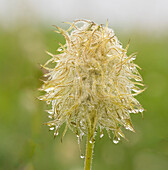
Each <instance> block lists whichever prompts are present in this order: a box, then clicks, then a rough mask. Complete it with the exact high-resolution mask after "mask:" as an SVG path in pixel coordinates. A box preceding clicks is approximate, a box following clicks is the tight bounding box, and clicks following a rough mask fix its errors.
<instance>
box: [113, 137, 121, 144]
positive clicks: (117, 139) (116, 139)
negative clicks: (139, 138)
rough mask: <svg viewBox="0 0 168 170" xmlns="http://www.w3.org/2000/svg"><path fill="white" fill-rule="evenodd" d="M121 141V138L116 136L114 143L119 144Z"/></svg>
mask: <svg viewBox="0 0 168 170" xmlns="http://www.w3.org/2000/svg"><path fill="white" fill-rule="evenodd" d="M119 141H120V138H119V137H117V136H114V138H113V143H115V144H117V143H119Z"/></svg>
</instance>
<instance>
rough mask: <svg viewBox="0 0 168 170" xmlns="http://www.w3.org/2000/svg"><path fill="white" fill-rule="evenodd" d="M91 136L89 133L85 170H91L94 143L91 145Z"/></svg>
mask: <svg viewBox="0 0 168 170" xmlns="http://www.w3.org/2000/svg"><path fill="white" fill-rule="evenodd" d="M90 138H91V134H90V132H89V131H88V136H87V146H86V155H85V170H91V166H92V156H93V147H94V142H91V143H90Z"/></svg>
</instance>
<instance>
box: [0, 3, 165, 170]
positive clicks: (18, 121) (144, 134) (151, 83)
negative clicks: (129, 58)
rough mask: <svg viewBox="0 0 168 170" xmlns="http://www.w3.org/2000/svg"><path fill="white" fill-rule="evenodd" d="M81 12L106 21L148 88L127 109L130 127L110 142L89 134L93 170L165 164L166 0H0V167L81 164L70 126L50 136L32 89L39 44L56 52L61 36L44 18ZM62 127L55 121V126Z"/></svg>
mask: <svg viewBox="0 0 168 170" xmlns="http://www.w3.org/2000/svg"><path fill="white" fill-rule="evenodd" d="M79 18H85V19H90V20H93V21H95V22H97V23H99V24H101V23H103V24H106V21H107V19H108V20H109V26H110V27H111V28H113V29H114V31H115V33H116V35H117V37H118V38H119V40H120V41H121V42H122V44H123V46H124V47H126V45H127V42H128V41H129V39H130V40H131V41H130V48H129V51H128V54H131V53H132V52H138V56H137V59H136V63H137V64H138V65H140V66H141V67H142V68H143V70H141V71H140V73H141V74H142V76H143V78H144V82H145V84H146V85H147V86H148V89H147V90H146V91H145V92H144V93H143V94H141V95H139V96H137V98H138V99H139V100H140V102H141V103H142V105H143V106H144V108H145V109H146V111H145V112H144V118H142V117H141V115H140V114H138V115H133V114H132V116H131V117H132V120H133V124H134V127H135V130H136V133H135V134H134V133H131V132H128V131H125V133H126V136H127V139H128V141H127V140H124V139H123V140H122V141H121V142H120V143H119V144H117V145H115V144H113V143H112V142H111V141H110V140H109V139H108V137H107V134H105V136H104V137H103V138H102V139H99V137H98V136H97V139H96V144H95V151H94V160H93V170H102V169H104V170H167V168H168V1H166V0H148V1H147V0H141V1H139V0H0V79H1V80H0V170H82V169H83V160H82V159H81V158H80V153H79V148H78V144H77V138H76V136H75V135H74V134H72V132H71V131H68V133H67V134H66V136H65V137H64V140H63V143H61V141H60V139H61V138H60V136H58V137H57V138H55V139H54V138H53V132H49V131H48V127H46V126H44V125H43V123H44V122H46V121H48V120H49V119H48V117H47V113H46V112H44V110H45V109H47V106H46V104H45V103H43V102H40V101H38V100H37V97H38V96H39V95H40V92H38V90H37V89H38V88H39V87H40V86H41V81H40V80H39V79H41V78H42V74H43V70H41V68H40V63H41V64H43V63H44V62H45V61H47V60H48V59H49V56H47V55H46V53H45V50H47V51H50V52H52V53H56V49H57V48H58V43H57V41H60V42H62V43H63V42H64V39H63V37H62V36H60V35H58V34H56V33H54V32H53V30H54V28H53V27H52V25H58V26H61V27H64V28H65V27H67V26H66V25H65V24H63V23H62V22H63V21H73V20H74V19H79ZM61 131H62V129H61Z"/></svg>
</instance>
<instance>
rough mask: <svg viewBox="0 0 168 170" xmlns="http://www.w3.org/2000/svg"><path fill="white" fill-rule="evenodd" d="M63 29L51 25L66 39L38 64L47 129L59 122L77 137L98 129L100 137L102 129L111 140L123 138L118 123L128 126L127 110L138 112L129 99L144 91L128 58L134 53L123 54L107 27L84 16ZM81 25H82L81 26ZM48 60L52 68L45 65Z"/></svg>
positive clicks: (140, 78) (132, 57) (139, 78)
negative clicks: (45, 71)
mask: <svg viewBox="0 0 168 170" xmlns="http://www.w3.org/2000/svg"><path fill="white" fill-rule="evenodd" d="M68 24H70V28H69V29H68V30H66V31H65V30H63V29H61V28H59V27H56V28H57V31H56V32H58V33H61V34H62V35H63V36H64V38H65V40H66V43H65V45H62V44H61V43H59V44H60V47H59V48H58V49H57V51H58V52H59V54H56V55H53V54H51V53H48V54H49V55H50V56H51V59H50V60H49V61H47V63H46V64H44V65H43V67H44V68H45V69H46V70H47V73H46V74H45V75H44V76H45V77H47V80H46V81H44V84H43V85H42V87H41V90H42V91H45V92H46V94H45V95H43V96H41V97H40V100H44V101H46V102H47V104H51V107H52V108H51V110H48V113H49V114H50V115H49V118H51V119H52V120H51V121H50V122H48V123H46V124H47V125H48V126H49V127H50V130H55V132H54V135H55V136H56V135H58V130H59V128H60V126H61V125H62V124H65V130H64V132H63V134H62V137H63V136H64V135H65V133H66V131H67V129H68V128H69V129H71V130H72V131H73V132H74V133H75V134H76V135H77V136H78V137H79V139H80V140H81V139H82V136H83V135H86V134H87V133H88V131H89V133H90V134H91V136H92V137H91V139H90V140H91V142H93V140H94V136H95V134H96V132H97V130H98V129H100V137H103V130H104V129H105V130H106V131H107V133H108V135H109V137H110V138H111V132H112V133H113V141H114V143H118V142H119V140H120V137H124V134H123V132H122V130H121V127H125V128H126V129H128V130H131V131H134V128H133V125H132V123H131V119H130V113H139V112H143V111H144V109H143V108H142V106H141V104H140V103H139V102H138V101H137V100H136V99H135V98H134V96H136V95H137V94H139V93H141V92H142V91H144V90H141V89H140V86H143V84H142V83H140V82H141V81H142V77H141V75H140V74H139V72H138V70H137V68H139V67H138V66H137V65H136V64H134V62H133V61H134V60H135V58H136V54H135V53H134V54H131V55H130V56H127V49H128V45H129V44H128V45H127V47H126V48H125V49H124V48H123V47H122V45H121V43H120V42H119V41H118V39H117V37H116V36H115V34H114V32H113V30H112V29H110V28H108V23H107V25H106V26H103V25H97V24H96V23H94V22H92V21H88V20H76V21H74V22H73V23H68ZM81 24H82V25H81ZM49 63H54V64H55V66H54V67H53V68H48V67H47V65H48V64H49Z"/></svg>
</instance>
